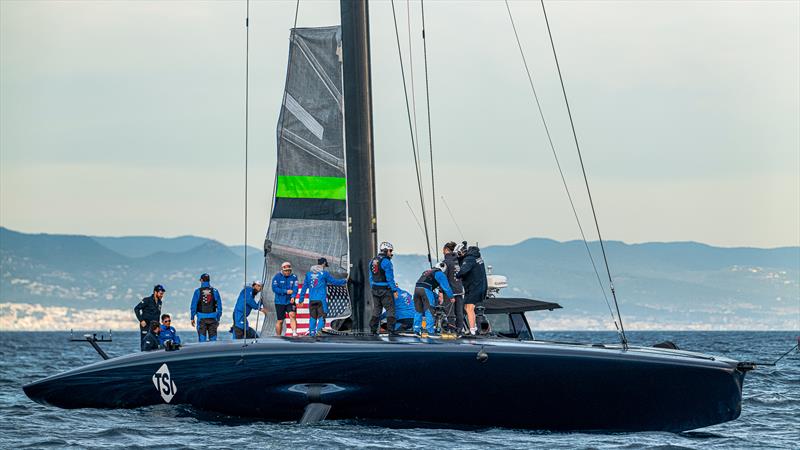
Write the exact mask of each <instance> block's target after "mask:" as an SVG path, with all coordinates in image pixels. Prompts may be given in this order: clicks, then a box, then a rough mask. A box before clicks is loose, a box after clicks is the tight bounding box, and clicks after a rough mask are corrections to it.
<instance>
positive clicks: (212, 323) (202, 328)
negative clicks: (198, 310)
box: [197, 319, 219, 342]
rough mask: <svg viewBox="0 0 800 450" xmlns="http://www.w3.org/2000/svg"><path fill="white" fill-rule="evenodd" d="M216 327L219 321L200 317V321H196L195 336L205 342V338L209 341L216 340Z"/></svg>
mask: <svg viewBox="0 0 800 450" xmlns="http://www.w3.org/2000/svg"><path fill="white" fill-rule="evenodd" d="M217 327H219V321H218V320H217V319H200V322H198V323H197V336H198V338H199V341H200V342H205V341H206V339H208V340H209V341H216V340H217ZM206 335H208V338H206Z"/></svg>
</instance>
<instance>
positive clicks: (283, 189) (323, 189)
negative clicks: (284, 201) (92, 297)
mask: <svg viewBox="0 0 800 450" xmlns="http://www.w3.org/2000/svg"><path fill="white" fill-rule="evenodd" d="M275 197H282V198H324V199H332V200H347V180H346V179H345V178H343V177H306V176H289V175H278V188H277V190H276V192H275Z"/></svg>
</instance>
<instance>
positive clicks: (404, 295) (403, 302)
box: [394, 289, 414, 320]
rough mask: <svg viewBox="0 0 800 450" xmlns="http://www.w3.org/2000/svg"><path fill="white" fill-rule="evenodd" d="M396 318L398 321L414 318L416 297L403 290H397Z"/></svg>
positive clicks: (395, 302)
mask: <svg viewBox="0 0 800 450" xmlns="http://www.w3.org/2000/svg"><path fill="white" fill-rule="evenodd" d="M394 317H395V319H398V320H400V319H413V318H414V296H413V295H411V294H410V293H408V292H406V291H404V290H402V289H398V290H397V298H396V299H394Z"/></svg>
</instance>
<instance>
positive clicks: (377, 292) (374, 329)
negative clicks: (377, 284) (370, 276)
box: [369, 289, 385, 334]
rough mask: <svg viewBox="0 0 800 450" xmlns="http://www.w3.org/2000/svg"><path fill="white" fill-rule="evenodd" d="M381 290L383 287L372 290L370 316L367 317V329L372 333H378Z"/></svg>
mask: <svg viewBox="0 0 800 450" xmlns="http://www.w3.org/2000/svg"><path fill="white" fill-rule="evenodd" d="M383 291H385V289H373V290H372V304H373V308H372V317H370V318H369V331H370V332H371V333H372V334H378V324H379V323H380V322H381V313H382V312H383V311H381V304H382V299H383Z"/></svg>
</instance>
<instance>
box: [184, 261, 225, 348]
mask: <svg viewBox="0 0 800 450" xmlns="http://www.w3.org/2000/svg"><path fill="white" fill-rule="evenodd" d="M189 314H191V317H192V326H193V327H194V326H197V337H198V340H199V341H200V342H206V341H216V340H217V328H218V327H219V319H220V317H222V297H220V295H219V291H217V289H216V288H214V287H212V286H211V275H209V274H207V273H204V274H202V275H200V287H199V288H197V289H195V290H194V295H192V306H191V310H190V311H189ZM195 316H197V322H195ZM195 324H196V325H195Z"/></svg>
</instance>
